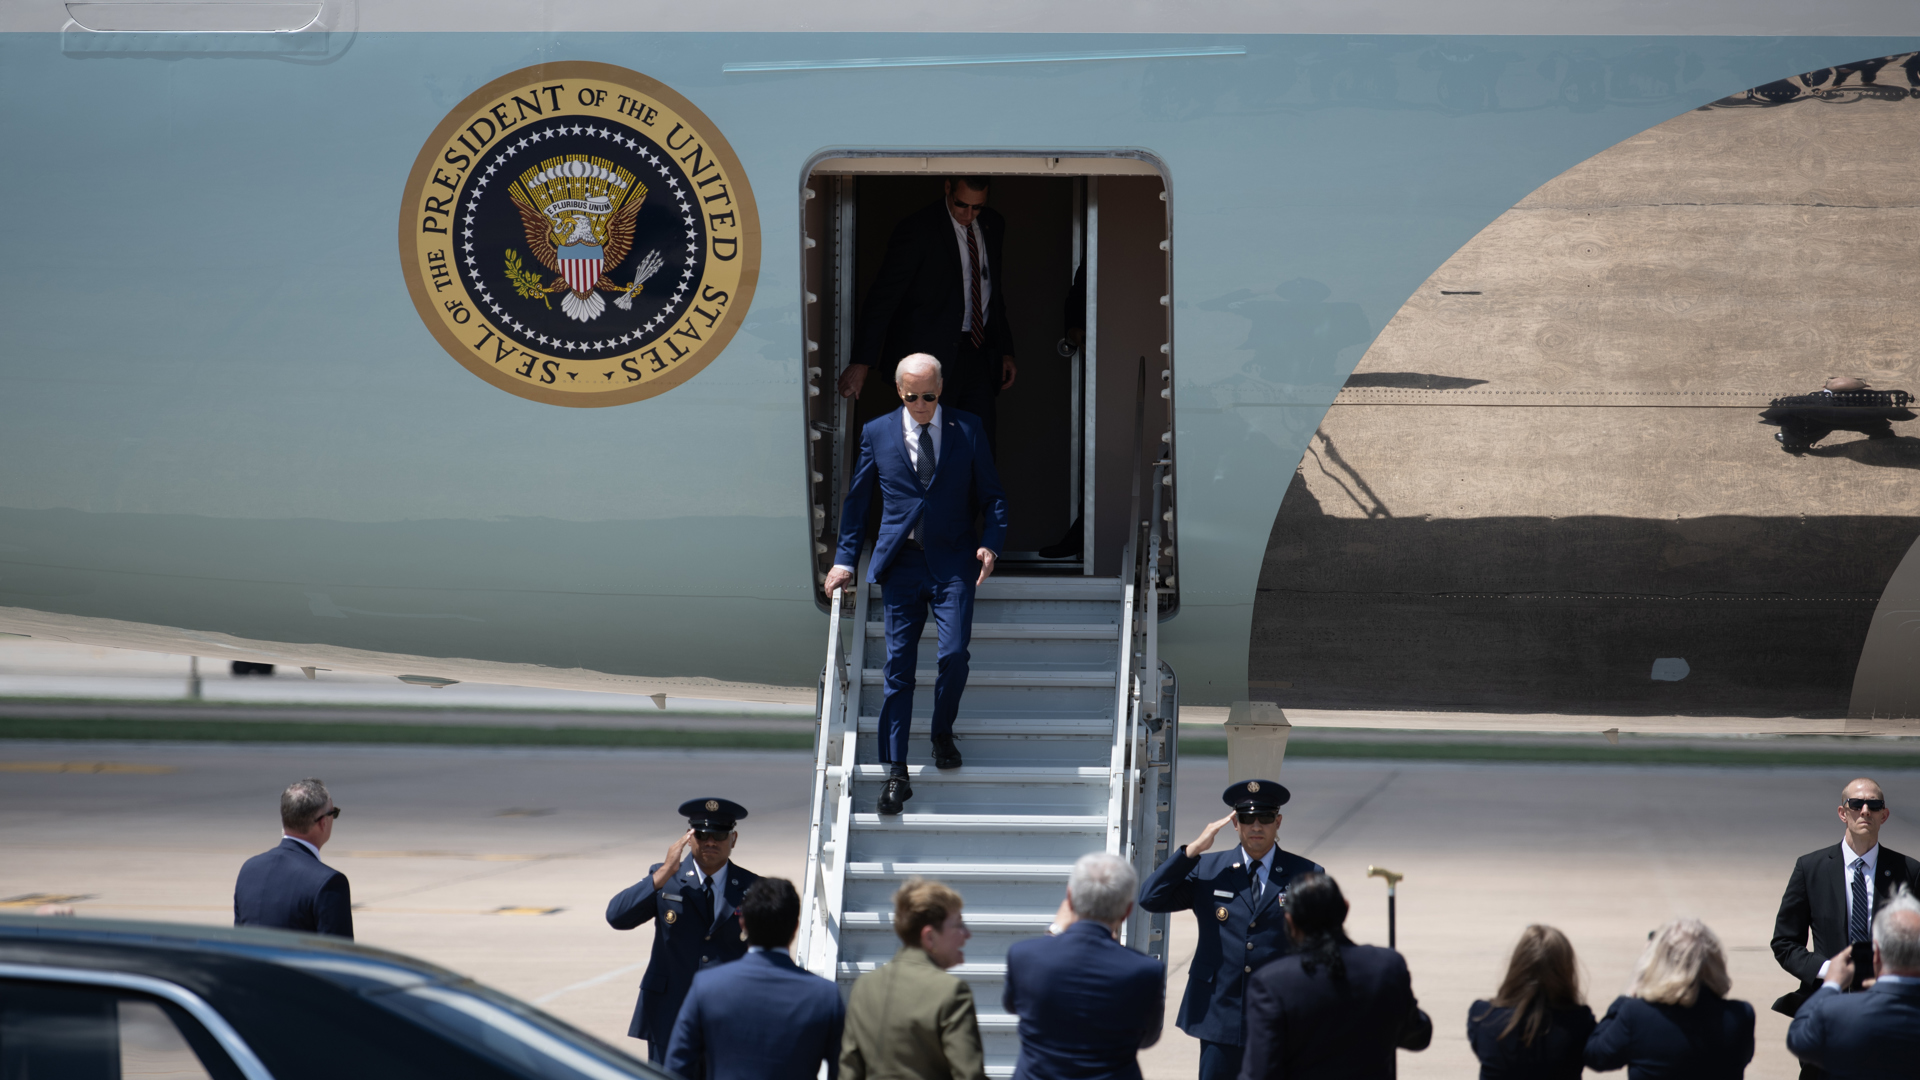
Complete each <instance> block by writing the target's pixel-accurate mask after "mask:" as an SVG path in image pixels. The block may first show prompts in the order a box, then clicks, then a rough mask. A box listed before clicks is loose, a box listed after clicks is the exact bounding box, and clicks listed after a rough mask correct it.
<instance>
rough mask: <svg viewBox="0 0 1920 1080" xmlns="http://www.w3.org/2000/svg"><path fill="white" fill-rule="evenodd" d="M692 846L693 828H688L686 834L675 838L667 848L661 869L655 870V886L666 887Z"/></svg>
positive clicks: (658, 887) (657, 887)
mask: <svg viewBox="0 0 1920 1080" xmlns="http://www.w3.org/2000/svg"><path fill="white" fill-rule="evenodd" d="M692 846H693V830H692V829H688V830H687V833H686V835H685V836H682V837H681V838H680V839H678V840H675V841H674V842H673V844H672V845H671V846H670V847H668V848H667V856H666V858H664V859H662V860H661V861H660V869H658V870H655V871H654V872H653V887H654V888H656V889H660V888H665V887H666V884H667V882H668V881H671V880H672V879H673V875H674V873H675V872H676V871H678V870H679V869H680V860H682V859H684V858H686V857H687V849H688V848H690V847H692Z"/></svg>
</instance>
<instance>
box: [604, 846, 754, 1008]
mask: <svg viewBox="0 0 1920 1080" xmlns="http://www.w3.org/2000/svg"><path fill="white" fill-rule="evenodd" d="M658 869H660V864H659V863H654V864H653V865H652V866H649V867H647V876H646V877H643V878H641V879H640V881H639V883H638V884H636V885H634V886H633V887H632V888H630V889H628V890H626V891H625V892H623V893H621V894H620V895H618V896H616V897H614V898H613V899H612V900H610V901H608V902H607V925H609V926H611V927H613V928H614V929H615V930H631V929H633V928H634V927H636V926H639V925H640V924H642V923H645V922H649V921H652V920H653V918H654V917H655V916H658V917H659V919H660V925H658V926H656V927H654V929H653V955H652V957H651V958H649V959H648V961H647V973H646V974H645V975H643V976H641V978H640V1000H639V1001H637V1002H635V1003H634V1006H633V1021H632V1023H630V1024H628V1025H627V1034H628V1035H629V1036H631V1037H632V1038H635V1039H646V1040H648V1041H649V1042H651V1041H654V1040H659V1041H660V1042H666V1041H667V1040H668V1039H669V1038H671V1037H672V1036H673V1018H674V1017H676V1016H678V1015H679V1014H680V1003H681V1002H682V1001H685V1000H686V998H687V991H688V990H689V989H691V988H692V986H693V977H694V976H695V975H696V974H698V973H699V972H701V971H702V970H704V969H706V968H709V967H712V966H713V965H715V964H724V963H726V962H727V961H729V960H738V959H739V958H740V957H742V956H745V955H746V953H747V942H746V934H745V933H744V932H743V931H742V930H741V929H740V921H739V920H738V919H735V918H734V917H733V912H734V909H736V908H738V907H739V906H740V901H741V900H742V899H744V898H745V897H746V895H747V886H749V885H751V884H753V883H754V882H756V881H759V880H760V875H758V874H756V873H754V872H753V871H751V870H748V869H746V868H744V867H742V866H740V865H739V864H738V863H731V862H730V863H728V864H727V887H726V889H725V895H722V896H716V897H714V903H713V925H712V926H711V927H700V926H698V925H697V924H698V922H699V920H698V919H697V918H688V916H687V903H688V900H687V896H686V894H687V891H688V887H689V884H695V885H697V883H698V881H699V879H700V875H699V872H698V871H697V870H695V869H694V865H693V856H691V855H689V856H687V857H686V858H684V859H681V860H680V871H679V873H676V874H674V875H673V876H672V877H670V878H668V879H667V884H666V886H665V887H663V888H660V889H655V888H654V887H653V872H654V871H655V870H658Z"/></svg>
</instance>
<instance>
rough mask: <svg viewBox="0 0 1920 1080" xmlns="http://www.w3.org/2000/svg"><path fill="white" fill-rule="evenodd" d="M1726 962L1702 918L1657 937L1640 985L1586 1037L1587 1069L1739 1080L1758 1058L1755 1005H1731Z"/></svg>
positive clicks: (1640, 970) (1638, 972)
mask: <svg viewBox="0 0 1920 1080" xmlns="http://www.w3.org/2000/svg"><path fill="white" fill-rule="evenodd" d="M1732 988H1733V980H1731V979H1729V978H1728V977H1727V956H1726V953H1725V952H1723V951H1722V950H1721V948H1720V939H1719V938H1717V937H1715V936H1714V934H1713V931H1711V930H1709V929H1707V927H1706V924H1705V923H1703V922H1701V921H1700V920H1699V919H1675V920H1673V921H1672V922H1670V923H1667V924H1666V925H1665V926H1662V927H1661V928H1660V929H1659V930H1657V931H1655V932H1654V935H1653V941H1652V942H1650V943H1649V944H1648V945H1647V951H1646V952H1645V953H1643V954H1641V956H1640V963H1639V965H1638V966H1637V967H1635V968H1634V973H1633V987H1632V988H1631V989H1630V990H1628V991H1627V993H1626V994H1625V995H1623V996H1621V997H1618V998H1615V999H1614V1001H1613V1004H1612V1005H1610V1006H1608V1007H1607V1015H1606V1016H1605V1017H1604V1018H1602V1019H1601V1021H1600V1026H1599V1027H1597V1028H1595V1029H1594V1032H1593V1035H1592V1037H1590V1038H1588V1039H1587V1067H1588V1068H1589V1069H1594V1070H1596V1071H1599V1072H1607V1071H1609V1070H1612V1069H1618V1068H1620V1067H1622V1066H1625V1067H1626V1070H1627V1077H1628V1080H1666V1078H1668V1077H1675V1078H1681V1077H1685V1078H1687V1080H1740V1077H1741V1076H1743V1075H1744V1074H1745V1073H1746V1071H1747V1063H1748V1062H1750V1061H1752V1060H1753V1006H1752V1005H1749V1004H1747V1003H1746V1002H1744V1001H1731V1000H1729V999H1728V998H1727V996H1726V994H1727V991H1728V990H1730V989H1732Z"/></svg>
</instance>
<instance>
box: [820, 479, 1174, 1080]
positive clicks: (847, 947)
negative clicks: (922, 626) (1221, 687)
mask: <svg viewBox="0 0 1920 1080" xmlns="http://www.w3.org/2000/svg"><path fill="white" fill-rule="evenodd" d="M1167 469H1168V463H1167V462H1165V461H1161V462H1159V463H1156V464H1155V465H1154V467H1153V470H1152V487H1151V491H1152V495H1153V497H1152V498H1151V503H1150V504H1148V505H1150V506H1151V511H1150V513H1141V512H1140V511H1142V510H1145V509H1147V506H1145V505H1142V503H1143V500H1142V499H1141V498H1140V495H1141V494H1143V493H1141V492H1140V484H1139V480H1140V479H1141V478H1140V477H1138V476H1136V478H1135V492H1136V495H1135V498H1134V503H1133V509H1134V513H1133V515H1132V520H1134V521H1135V522H1137V523H1139V526H1140V528H1139V529H1138V530H1137V532H1136V534H1135V535H1134V537H1133V538H1132V539H1131V540H1129V542H1128V543H1127V548H1126V553H1125V556H1124V558H1123V559H1122V561H1121V565H1122V566H1124V567H1127V568H1128V570H1129V573H1127V574H1126V575H1125V576H1122V577H1117V578H1098V577H1079V576H1058V577H1049V576H1024V577H1015V576H1000V575H995V576H994V577H992V578H989V579H988V580H987V582H986V583H985V584H984V585H982V586H981V587H980V589H979V592H978V594H977V596H976V600H975V609H974V628H973V640H972V645H971V648H970V651H971V654H972V662H971V667H972V674H971V677H970V678H969V679H968V682H967V691H966V696H965V698H964V699H963V700H962V704H961V708H960V718H959V721H958V722H957V723H956V725H955V727H954V734H955V736H956V739H957V741H958V745H959V748H960V751H961V753H962V754H963V755H964V757H965V759H966V764H965V766H964V767H962V768H960V769H956V770H950V771H942V770H939V769H936V768H935V767H934V765H933V748H932V744H931V742H930V740H929V737H928V730H927V728H928V723H929V715H930V712H931V708H932V698H933V684H934V672H933V670H932V668H931V663H930V662H931V660H932V658H933V656H934V654H935V648H934V637H935V629H934V624H933V622H932V620H929V621H928V624H927V630H926V636H925V638H923V639H922V642H921V647H920V656H921V659H922V662H923V664H925V665H926V666H925V667H924V668H923V669H922V670H920V671H919V672H917V673H916V680H917V683H918V687H917V692H916V694H915V696H914V722H913V732H912V741H911V743H910V744H909V749H908V759H909V760H908V771H909V773H910V775H911V777H912V782H913V798H912V799H911V800H909V801H908V802H907V804H906V811H905V812H904V813H902V814H900V815H898V816H895V817H882V816H880V815H879V814H878V813H876V812H875V803H876V802H877V800H878V798H879V795H880V789H881V786H882V784H883V783H884V781H885V777H886V770H885V766H883V765H881V764H880V761H879V756H878V744H877V738H878V728H879V714H880V702H881V697H882V694H883V692H884V686H883V679H882V674H881V668H882V666H883V665H884V663H885V661H886V638H885V632H884V629H883V613H882V608H881V598H880V590H879V588H878V587H874V586H869V585H867V584H866V582H865V579H866V574H865V567H864V566H862V568H861V571H862V572H861V573H860V574H859V575H858V577H857V578H856V580H857V581H858V582H859V584H858V586H857V590H856V591H855V593H854V595H853V596H852V597H851V598H850V600H851V604H850V605H848V604H847V602H846V601H847V599H849V598H844V597H839V596H838V595H836V598H835V601H834V603H833V604H832V606H831V618H830V624H831V625H830V629H829V638H828V645H827V663H826V667H825V671H824V674H823V676H822V687H821V694H820V697H821V709H820V714H819V731H818V738H817V741H816V754H815V762H814V792H813V825H812V832H811V835H810V838H809V851H808V858H807V870H806V877H805V880H804V882H803V884H802V921H801V929H800V938H799V957H798V958H799V961H800V963H801V964H802V966H804V967H806V968H807V969H808V970H810V971H813V972H815V973H817V974H819V975H822V976H825V977H827V978H832V979H836V980H838V981H839V983H840V984H841V986H842V987H843V989H844V988H846V987H849V986H851V984H852V983H853V981H854V980H855V979H856V978H858V977H859V976H860V975H861V974H863V973H865V972H868V971H871V970H873V969H874V968H876V967H879V966H880V965H882V964H884V963H886V962H887V961H888V960H889V959H891V958H892V956H893V954H894V953H895V952H896V951H897V950H898V949H899V947H900V942H899V939H898V938H896V937H895V936H894V933H893V925H892V924H893V902H892V897H893V893H894V891H895V890H896V889H898V888H899V887H900V885H901V884H902V883H904V882H905V881H906V880H907V879H908V878H910V877H914V876H916V875H918V876H922V877H928V878H933V879H936V880H939V881H943V882H945V883H947V884H948V885H950V886H952V887H953V888H955V889H957V890H958V891H959V892H960V894H961V896H962V897H964V898H965V900H966V911H965V917H966V921H967V924H968V926H969V927H970V928H971V929H972V931H973V939H972V941H971V942H970V943H969V944H968V945H967V949H966V961H965V963H964V964H962V965H960V966H959V967H956V968H953V969H952V971H953V973H954V974H956V975H958V976H960V977H961V978H963V979H965V980H967V982H968V983H969V984H971V986H972V988H973V993H974V1002H975V1007H976V1009H977V1010H978V1012H979V1017H980V1030H981V1036H982V1039H983V1042H984V1044H985V1049H986V1055H987V1074H988V1075H989V1076H992V1077H1004V1076H1010V1075H1011V1074H1012V1072H1013V1065H1014V1060H1015V1058H1016V1056H1017V1054H1018V1052H1019V1040H1018V1035H1017V1033H1016V1030H1015V1029H1016V1021H1015V1020H1014V1018H1013V1017H1012V1016H1009V1015H1007V1014H1006V1012H1005V1010H1004V1006H1003V1005H1002V1004H1001V995H1002V990H1003V986H1004V980H1005V977H1006V956H1007V949H1008V947H1009V946H1010V945H1012V944H1013V943H1014V942H1015V941H1019V940H1021V939H1022V938H1028V937H1033V936H1035V935H1038V934H1044V933H1046V929H1047V926H1048V924H1049V923H1050V922H1052V921H1053V916H1054V913H1055V910H1056V909H1057V908H1058V907H1059V904H1060V901H1061V899H1062V897H1063V896H1064V895H1065V891H1066V882H1067V875H1068V871H1069V870H1070V869H1071V868H1072V865H1073V862H1074V860H1075V859H1077V858H1078V857H1080V856H1081V855H1084V854H1086V853H1087V852H1090V851H1101V850H1105V851H1109V852H1114V853H1116V854H1119V855H1120V856H1122V857H1123V858H1126V859H1128V860H1129V861H1130V862H1131V863H1132V864H1133V865H1134V867H1135V868H1136V869H1137V870H1138V872H1139V873H1140V876H1141V877H1142V878H1144V877H1146V875H1147V874H1148V873H1150V872H1151V871H1152V869H1153V868H1154V867H1156V866H1158V865H1159V863H1160V862H1161V860H1163V859H1164V858H1165V857H1166V853H1167V845H1168V843H1169V837H1170V835H1171V831H1172V827H1173V820H1172V811H1173V789H1174V769H1175V750H1176V726H1177V715H1178V713H1177V708H1176V705H1177V702H1178V693H1177V688H1176V686H1175V682H1174V677H1173V673H1172V671H1171V669H1169V668H1167V667H1166V666H1164V665H1162V664H1161V663H1160V661H1159V657H1158V655H1157V652H1158V640H1159V639H1158V625H1159V619H1158V617H1157V616H1158V612H1159V610H1160V601H1159V589H1160V584H1161V581H1160V570H1159V567H1160V559H1159V558H1157V557H1155V556H1156V555H1157V554H1158V553H1160V552H1162V551H1163V550H1164V549H1163V546H1162V544H1163V537H1164V536H1165V535H1166V534H1165V533H1164V532H1163V526H1164V525H1165V524H1166V522H1167V520H1168V518H1167V517H1166V516H1165V511H1164V503H1163V500H1162V499H1161V498H1159V497H1158V496H1159V495H1160V494H1161V492H1163V491H1164V490H1166V487H1167V486H1166V485H1165V484H1163V477H1164V476H1165V475H1166V473H1167ZM1123 940H1124V943H1125V944H1127V945H1129V946H1131V947H1133V948H1135V949H1139V950H1141V951H1143V952H1146V953H1149V954H1151V955H1154V956H1158V957H1160V958H1161V959H1162V960H1164V959H1165V958H1166V951H1165V950H1166V942H1167V916H1165V915H1149V914H1147V913H1145V912H1140V911H1136V912H1135V913H1134V915H1133V917H1132V918H1131V920H1130V921H1129V923H1128V925H1127V926H1126V927H1125V928H1124V933H1123Z"/></svg>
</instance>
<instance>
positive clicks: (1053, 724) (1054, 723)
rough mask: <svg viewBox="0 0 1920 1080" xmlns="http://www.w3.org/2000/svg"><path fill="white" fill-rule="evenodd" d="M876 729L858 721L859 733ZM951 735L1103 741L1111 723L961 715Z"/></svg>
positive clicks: (918, 727)
mask: <svg viewBox="0 0 1920 1080" xmlns="http://www.w3.org/2000/svg"><path fill="white" fill-rule="evenodd" d="M914 720H915V721H916V723H915V725H914V729H915V730H914V735H916V736H919V735H921V734H922V733H923V732H925V731H926V721H927V718H926V717H924V716H916V717H914ZM879 730H880V718H879V717H877V716H863V717H861V718H860V733H861V734H863V735H871V734H875V733H877V732H878V731H879ZM953 733H954V734H955V735H958V736H960V737H961V738H963V739H964V738H966V737H967V736H969V735H1098V736H1100V737H1101V738H1103V739H1105V738H1111V737H1112V736H1113V721H1112V720H1108V719H1106V718H1105V717H1095V718H1092V719H1084V718H1079V717H1072V718H1055V717H1050V716H1029V717H1016V718H1013V719H974V718H972V717H967V716H962V717H961V718H960V719H959V720H958V721H957V722H956V723H955V724H954V728H953Z"/></svg>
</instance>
